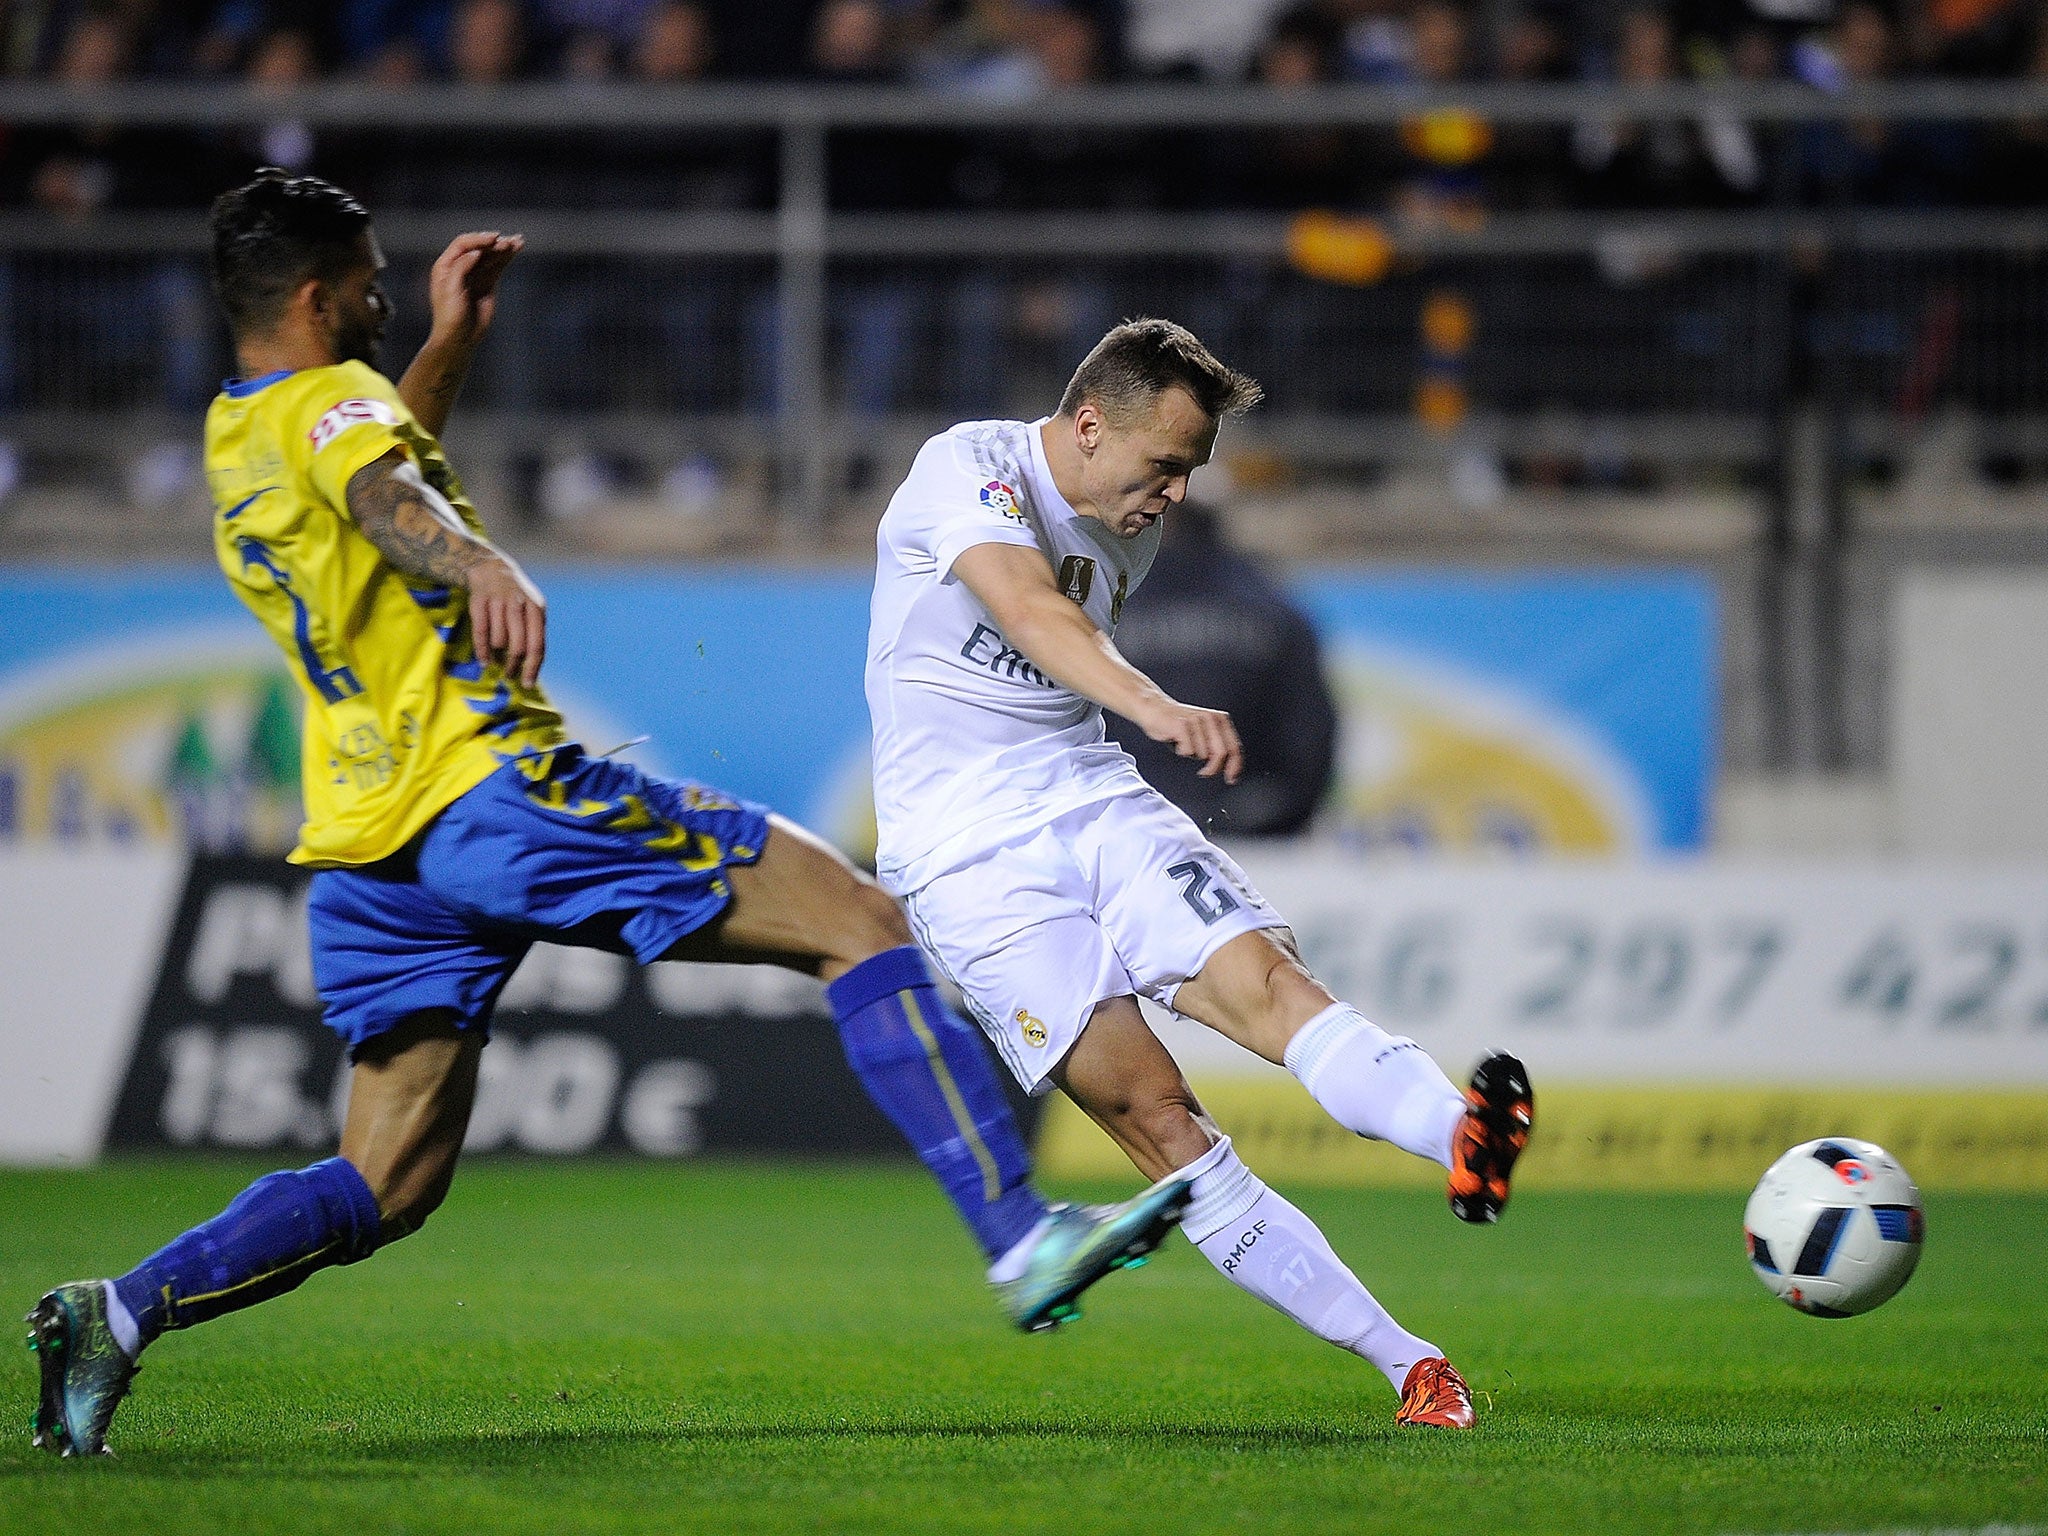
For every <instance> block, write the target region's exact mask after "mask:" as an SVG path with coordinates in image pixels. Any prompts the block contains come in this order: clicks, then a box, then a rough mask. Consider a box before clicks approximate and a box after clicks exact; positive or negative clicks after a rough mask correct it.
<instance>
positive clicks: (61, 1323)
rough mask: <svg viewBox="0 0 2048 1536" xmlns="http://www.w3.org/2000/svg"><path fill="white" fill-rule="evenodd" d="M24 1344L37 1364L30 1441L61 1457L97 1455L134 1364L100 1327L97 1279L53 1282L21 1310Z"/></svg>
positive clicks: (102, 1304)
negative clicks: (39, 1387)
mask: <svg viewBox="0 0 2048 1536" xmlns="http://www.w3.org/2000/svg"><path fill="white" fill-rule="evenodd" d="M28 1325H29V1336H28V1347H29V1348H30V1349H32V1350H34V1351H35V1352H36V1360H37V1363H38V1364H39V1365H40V1366H41V1367H42V1377H43V1395H42V1401H41V1402H39V1403H38V1404H37V1405H36V1421H35V1443H36V1445H37V1446H38V1447H40V1448H41V1449H43V1450H46V1451H57V1452H59V1453H61V1454H63V1455H65V1456H104V1455H111V1454H112V1453H111V1452H109V1451H108V1450H107V1426H108V1425H109V1424H111V1423H112V1422H113V1420H114V1410H115V1409H116V1408H118V1407H120V1406H121V1399H122V1398H124V1397H126V1396H127V1395H128V1384H129V1383H130V1382H131V1381H133V1380H134V1379H135V1373H136V1371H138V1370H140V1369H141V1367H140V1366H139V1365H137V1364H136V1362H135V1361H133V1360H131V1359H129V1358H128V1354H127V1352H126V1351H125V1350H123V1349H122V1348H121V1346H120V1345H119V1344H118V1343H116V1342H115V1340H114V1330H113V1329H112V1328H111V1327H109V1326H108V1324H107V1286H106V1282H105V1281H103V1280H74V1281H72V1282H71V1283H70V1284H69V1285H60V1286H58V1287H57V1289H55V1290H54V1291H52V1292H50V1294H49V1295H47V1296H45V1297H44V1298H43V1299H42V1300H41V1301H39V1302H37V1303H36V1309H35V1311H33V1312H31V1313H29V1315H28Z"/></svg>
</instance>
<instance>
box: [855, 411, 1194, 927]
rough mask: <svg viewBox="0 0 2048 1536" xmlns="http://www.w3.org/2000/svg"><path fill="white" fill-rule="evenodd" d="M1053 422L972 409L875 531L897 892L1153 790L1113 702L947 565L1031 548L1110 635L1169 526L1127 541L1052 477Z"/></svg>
mask: <svg viewBox="0 0 2048 1536" xmlns="http://www.w3.org/2000/svg"><path fill="white" fill-rule="evenodd" d="M1043 425H1044V423H1043V422H1042V421H1035V422H1023V421H977V422H968V423H965V424H964V425H961V426H957V427H955V428H953V430H952V431H950V432H942V433H940V434H939V435H938V436H937V437H935V438H932V439H931V440H930V441H929V442H927V443H926V444H925V445H924V447H923V449H922V450H920V451H919V453H918V456H917V462H916V463H915V464H913V465H912V466H911V470H910V475H909V477H908V478H907V479H905V480H904V482H903V484H902V486H901V487H899V488H898V490H897V492H896V494H895V496H894V497H892V498H891V499H890V502H889V510H888V511H887V512H886V513H885V514H884V515H883V517H882V525H881V527H880V529H879V530H878V531H877V532H876V535H875V546H876V570H875V598H874V606H873V609H872V611H871V615H870V620H869V627H868V665H867V693H868V712H869V714H870V716H871V717H872V719H873V722H874V746H875V821H876V827H877V834H878V841H877V847H876V864H877V873H878V874H879V875H880V876H881V879H882V883H883V884H884V885H886V886H887V887H888V888H889V889H890V890H891V891H893V892H895V893H896V894H898V895H902V894H903V893H904V892H906V891H914V890H916V889H918V888H919V887H921V886H923V885H924V884H925V883H926V882H927V881H929V880H931V879H932V878H933V877H934V876H936V875H938V874H941V873H943V872H945V871H946V870H949V869H953V868H956V867H958V866H959V865H960V864H962V863H963V862H965V861H967V860H970V859H973V858H975V857H976V856H978V855H979V854H982V853H984V852H986V851H987V850H989V849H990V848H993V847H997V846H1000V845H1001V844H1003V843H1005V842H1008V841H1010V840H1012V839H1014V838H1015V837H1016V836H1017V835H1018V834H1019V833H1024V832H1029V831H1030V830H1031V829H1033V828H1036V827H1039V826H1043V825H1044V824H1045V823H1047V822H1049V821H1052V820H1054V819H1056V818H1057V817H1059V816H1061V815H1063V814H1065V813H1066V812H1067V811H1070V810H1072V809H1074V808H1075V807H1076V806H1080V805H1086V804H1089V803H1090V802H1092V801H1097V800H1101V799H1105V798H1107V797H1109V796H1111V795H1117V794H1124V793H1127V792H1130V791H1132V790H1142V789H1143V788H1144V780H1143V779H1141V778H1140V777H1139V776H1138V770H1137V767H1136V765H1135V764H1134V763H1133V762H1132V761H1131V759H1130V756H1129V754H1127V753H1126V752H1125V751H1124V750H1123V749H1122V748H1121V747H1119V746H1117V745H1116V744H1115V743H1114V742H1111V741H1108V740H1106V739H1105V736H1104V731H1103V724H1102V710H1101V709H1100V708H1099V707H1098V706H1097V705H1095V704H1093V703H1091V702H1090V701H1089V700H1087V699H1085V698H1083V697H1082V696H1081V695H1080V694H1078V693H1075V692H1074V691H1073V690H1072V689H1069V688H1065V687H1062V686H1061V685H1060V684H1058V683H1055V682H1054V681H1053V680H1052V679H1051V678H1048V677H1047V676H1045V675H1044V674H1043V673H1042V672H1040V671H1039V670H1038V668H1037V667H1035V666H1033V665H1032V664H1031V662H1030V661H1029V660H1028V659H1026V658H1025V656H1024V655H1023V654H1022V653H1021V652H1019V651H1018V650H1017V648H1016V647H1015V646H1013V645H1011V644H1010V643H1009V641H1008V640H1007V639H1005V638H1004V636H1003V635H1002V633H1001V631H999V630H998V629H997V628H996V625H995V622H994V621H993V620H992V619H991V618H990V617H989V613H988V610H987V609H985V608H984V607H982V605H981V603H980V601H979V600H978V599H976V597H975V596H974V594H973V593H972V592H970V591H968V590H967V588H966V586H965V585H963V584H962V583H961V581H960V580H959V578H958V577H956V576H955V575H954V574H953V562H954V561H956V560H958V559H959V558H960V556H961V554H962V553H963V552H965V551H966V550H969V549H971V548H973V547H974V546H975V545H977V544H1014V545H1017V546H1019V547H1021V548H1027V549H1036V550H1037V551H1038V552H1039V553H1040V554H1042V555H1043V556H1044V557H1045V560H1046V563H1047V564H1048V565H1049V566H1050V567H1051V568H1052V570H1053V572H1054V575H1055V577H1056V578H1057V580H1058V582H1059V585H1060V589H1061V590H1062V591H1063V592H1065V593H1066V594H1067V596H1068V597H1070V598H1072V599H1073V600H1074V601H1075V602H1077V603H1079V604H1080V605H1081V607H1082V609H1083V610H1084V611H1085V612H1086V613H1087V615H1088V617H1089V618H1091V619H1093V620H1094V621H1095V623H1096V625H1097V627H1098V628H1100V629H1101V630H1102V631H1103V632H1104V633H1105V634H1109V633H1114V631H1115V629H1116V623H1117V620H1118V619H1119V618H1120V617H1122V614H1123V605H1124V600H1125V599H1126V598H1127V597H1129V596H1130V594H1131V592H1132V591H1133V590H1135V589H1136V587H1137V585H1138V583H1139V582H1140V581H1142V580H1143V579H1144V576H1145V572H1146V571H1147V570H1148V569H1150V567H1151V564H1152V556H1153V553H1154V552H1155V551H1156V550H1157V549H1158V548H1159V525H1158V524H1156V523H1155V524H1154V525H1153V526H1152V527H1150V528H1148V529H1146V530H1145V531H1144V532H1143V533H1141V534H1139V535H1138V536H1137V537H1136V538H1133V539H1120V538H1118V537H1117V536H1116V535H1115V534H1113V533H1111V532H1110V531H1109V530H1108V529H1107V528H1105V527H1103V526H1102V524H1101V523H1099V522H1097V521H1096V520H1095V519H1094V518H1091V517H1083V516H1082V515H1081V514H1080V513H1078V512H1076V511H1075V510H1074V509H1073V508H1072V507H1070V506H1068V505H1067V502H1066V499H1065V498H1064V497H1062V496H1061V495H1060V493H1059V490H1058V489H1057V488H1056V487H1055V486H1054V485H1053V481H1052V472H1051V470H1050V469H1048V468H1047V466H1046V462H1045V447H1044V443H1043V440H1042V439H1041V437H1040V435H1039V428H1040V427H1041V426H1043Z"/></svg>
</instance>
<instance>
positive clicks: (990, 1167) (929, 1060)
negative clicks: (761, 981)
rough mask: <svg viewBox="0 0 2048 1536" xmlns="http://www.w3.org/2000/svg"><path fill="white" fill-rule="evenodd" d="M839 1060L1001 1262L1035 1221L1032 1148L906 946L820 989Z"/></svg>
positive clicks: (967, 1029)
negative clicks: (840, 1049)
mask: <svg viewBox="0 0 2048 1536" xmlns="http://www.w3.org/2000/svg"><path fill="white" fill-rule="evenodd" d="M825 995H826V996H827V997H828V998H830V999H831V1002H832V1014H833V1017H834V1018H836V1019H838V1021H839V1039H840V1042H841V1044H843V1045H844V1046H845V1048H846V1059H847V1061H848V1062H849V1063H851V1064H852V1066H853V1070H854V1071H855V1072H856V1073H858V1074H859V1076H860V1080H861V1083H862V1084H863V1085H864V1086H865V1087H866V1088H867V1091H868V1097H869V1098H871V1099H873V1100H874V1101H875V1103H876V1105H877V1106H878V1107H879V1108H880V1109H881V1111H882V1112H883V1113H884V1114H886V1115H887V1116H888V1117H889V1118H890V1119H891V1120H893V1121H895V1122H896V1128H897V1129H898V1130H899V1131H901V1132H902V1133H903V1135H904V1137H905V1139H907V1140H908V1141H909V1142H910V1145H911V1146H912V1147H913V1148H914V1149H916V1152H917V1155H918V1156H919V1157H920V1158H922V1159H923V1160H924V1165H925V1167H927V1168H929V1169H930V1170H931V1171H932V1176H933V1177H934V1178H936V1179H937V1180H938V1181H939V1184H940V1186H941V1187H942V1188H943V1189H944V1190H945V1191H946V1194H947V1196H948V1197H949V1198H950V1199H951V1200H952V1202H953V1204H954V1206H955V1207H957V1208H958V1210H959V1212H960V1215H961V1218H962V1219H963V1220H964V1221H965V1222H966V1223H967V1225H968V1226H969V1227H971V1228H972V1229H973V1231H974V1235H975V1237H977V1238H978V1239H980V1241H981V1247H982V1251H983V1252H984V1253H986V1254H987V1255H988V1256H989V1258H990V1259H992V1260H993V1259H996V1258H1000V1257H1001V1256H1002V1255H1003V1254H1005V1253H1007V1252H1009V1250H1010V1249H1011V1248H1014V1247H1015V1246H1016V1245H1017V1243H1018V1242H1020V1241H1021V1240H1022V1239H1023V1237H1024V1236H1025V1234H1026V1233H1028V1232H1030V1230H1031V1229H1032V1228H1033V1227H1035V1226H1036V1225H1038V1222H1039V1218H1041V1217H1042V1216H1044V1215H1045V1201H1044V1200H1042V1199H1041V1198H1039V1194H1038V1191H1037V1190H1035V1189H1033V1188H1032V1187H1031V1154H1030V1153H1029V1152H1028V1151H1026V1150H1025V1147H1024V1136H1023V1133H1022V1132H1021V1131H1019V1130H1018V1129H1017V1120H1016V1117H1015V1116H1014V1115H1012V1114H1011V1113H1010V1105H1009V1101H1008V1100H1006V1099H1005V1098H1004V1097H1003V1089H1002V1084H1001V1083H1000V1082H998V1081H997V1079H996V1075H995V1065H994V1063H993V1062H991V1061H990V1060H989V1055H988V1049H987V1047H986V1046H984V1045H983V1044H982V1041H981V1036H980V1034H979V1033H977V1032H976V1031H975V1030H974V1029H973V1028H972V1027H971V1026H970V1025H968V1024H967V1023H966V1022H965V1021H964V1020H962V1019H961V1018H960V1016H959V1015H958V1014H956V1013H954V1012H953V1010H952V1009H950V1008H948V1007H947V1006H946V1004H945V1000H944V999H943V998H941V997H940V996H939V993H938V989H937V988H936V987H934V986H933V985H932V978H931V973H930V972H929V971H927V970H926V969H925V965H924V956H923V955H922V954H920V953H918V951H917V949H916V947H915V946H913V945H908V944H906V945H904V946H903V947H902V948H901V949H889V950H884V951H883V952H882V953H881V954H879V955H875V956H873V957H871V958H869V959H867V960H863V961H862V962H861V963H860V964H859V965H857V966H855V967H854V968H853V969H852V970H850V971H848V972H847V973H846V974H845V975H844V976H842V977H840V978H839V979H838V980H837V981H835V982H833V983H832V984H831V985H830V986H828V987H827V988H826V989H825Z"/></svg>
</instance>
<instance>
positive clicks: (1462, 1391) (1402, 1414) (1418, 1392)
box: [1394, 1355, 1472, 1429]
mask: <svg viewBox="0 0 2048 1536" xmlns="http://www.w3.org/2000/svg"><path fill="white" fill-rule="evenodd" d="M1394 1422H1395V1423H1396V1424H1428V1425H1433V1426H1434V1427H1435V1428H1437V1429H1470V1428H1471V1427H1472V1392H1471V1389H1470V1388H1468V1387H1467V1386H1466V1385H1465V1378H1464V1377H1462V1376H1460V1375H1459V1374H1458V1368H1457V1367H1456V1366H1455V1365H1452V1364H1451V1362H1450V1361H1448V1360H1446V1359H1445V1358H1444V1357H1443V1356H1442V1355H1438V1356H1436V1357H1435V1358H1434V1359H1430V1360H1418V1361H1416V1362H1415V1363H1414V1364H1413V1365H1411V1366H1410V1367H1408V1379H1407V1380H1405V1381H1403V1382H1402V1383H1401V1406H1400V1407H1399V1408H1398V1409H1396V1410H1395V1411H1394Z"/></svg>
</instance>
